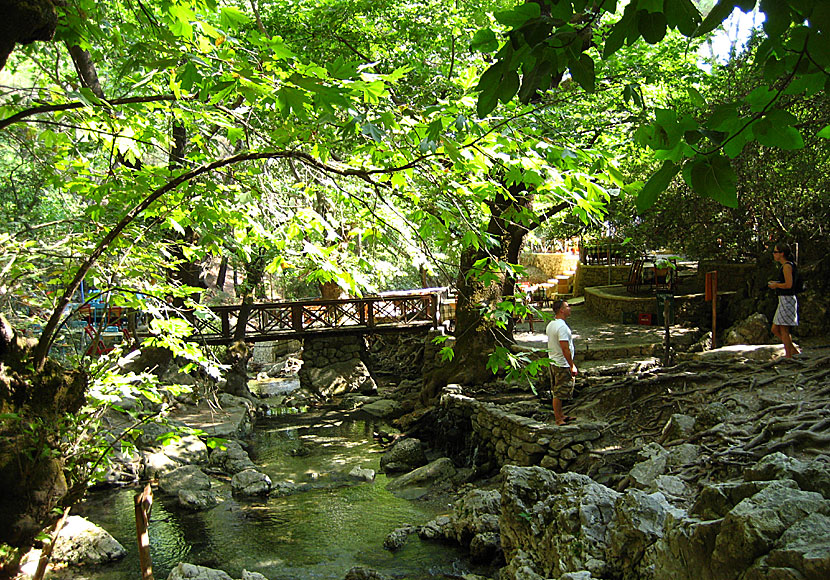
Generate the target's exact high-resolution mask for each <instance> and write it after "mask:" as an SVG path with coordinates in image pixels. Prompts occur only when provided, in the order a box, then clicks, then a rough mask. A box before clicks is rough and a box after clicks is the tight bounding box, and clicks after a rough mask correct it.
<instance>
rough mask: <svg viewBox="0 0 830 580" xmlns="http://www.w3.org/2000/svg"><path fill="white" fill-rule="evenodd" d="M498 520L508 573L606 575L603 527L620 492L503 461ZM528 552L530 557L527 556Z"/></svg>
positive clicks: (577, 476) (579, 477) (586, 480)
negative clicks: (505, 463)
mask: <svg viewBox="0 0 830 580" xmlns="http://www.w3.org/2000/svg"><path fill="white" fill-rule="evenodd" d="M501 475H502V486H501V496H502V509H501V517H500V518H499V529H500V533H501V544H502V548H503V549H504V557H505V560H506V562H507V574H508V576H507V577H520V576H521V577H523V578H532V577H534V575H536V576H537V577H538V576H540V577H542V578H559V577H560V576H561V575H562V574H565V573H567V572H574V571H581V570H588V571H590V572H591V573H592V574H593V575H595V576H597V577H600V578H605V577H608V575H607V574H606V570H607V568H608V564H607V563H606V561H605V560H604V558H605V551H606V548H607V542H606V538H605V536H606V530H607V529H608V526H609V524H610V523H611V521H612V519H613V517H614V515H615V508H614V504H615V503H616V501H617V499H618V498H619V497H620V494H619V493H617V492H615V491H614V490H612V489H609V488H607V487H605V486H603V485H600V484H598V483H596V482H595V481H593V480H592V479H591V478H589V477H587V476H585V475H580V474H576V473H561V474H557V473H553V472H552V471H548V470H547V469H543V468H541V467H516V466H513V465H506V466H504V467H503V468H502V470H501ZM529 554H532V555H533V556H532V557H530V556H528V555H529Z"/></svg>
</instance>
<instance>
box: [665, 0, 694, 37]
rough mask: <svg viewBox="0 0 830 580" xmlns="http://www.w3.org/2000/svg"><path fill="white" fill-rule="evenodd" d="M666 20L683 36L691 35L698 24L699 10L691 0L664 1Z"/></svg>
mask: <svg viewBox="0 0 830 580" xmlns="http://www.w3.org/2000/svg"><path fill="white" fill-rule="evenodd" d="M664 10H665V14H666V22H667V23H668V26H670V27H672V28H677V30H679V31H680V34H682V35H683V36H692V35H693V34H694V33H695V30H696V29H697V27H698V25H699V24H700V12H699V11H698V9H697V6H695V5H694V4H693V3H692V0H670V1H669V2H666V3H665V7H664Z"/></svg>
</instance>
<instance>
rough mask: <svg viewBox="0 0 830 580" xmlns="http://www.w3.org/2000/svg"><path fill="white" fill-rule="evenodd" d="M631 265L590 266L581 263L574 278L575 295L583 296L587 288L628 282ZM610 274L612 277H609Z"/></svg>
mask: <svg viewBox="0 0 830 580" xmlns="http://www.w3.org/2000/svg"><path fill="white" fill-rule="evenodd" d="M630 270H631V266H627V265H626V266H588V265H586V264H583V263H580V264H579V266H578V267H577V269H576V279H575V280H574V296H582V295H583V294H584V293H585V288H590V287H591V286H610V285H611V284H623V283H624V282H628V275H629V272H630ZM609 274H610V279H609Z"/></svg>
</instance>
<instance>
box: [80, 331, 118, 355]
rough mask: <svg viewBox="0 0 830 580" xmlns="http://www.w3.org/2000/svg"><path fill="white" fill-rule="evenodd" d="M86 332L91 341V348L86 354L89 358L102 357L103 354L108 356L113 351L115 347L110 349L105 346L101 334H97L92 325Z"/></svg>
mask: <svg viewBox="0 0 830 580" xmlns="http://www.w3.org/2000/svg"><path fill="white" fill-rule="evenodd" d="M84 332H86V335H87V336H88V337H89V339H90V341H91V342H90V343H89V347H88V348H87V349H86V354H87V355H88V356H92V355H93V354H94V355H96V356H101V355H102V354H106V353H108V352H111V351H112V350H113V348H114V347H111V346H109V347H108V346H107V345H106V344H104V341H103V340H101V336H100V334H98V333H97V332H95V329H94V328H92V325H91V324H87V325H86V326H85V327H84Z"/></svg>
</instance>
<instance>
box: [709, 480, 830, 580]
mask: <svg viewBox="0 0 830 580" xmlns="http://www.w3.org/2000/svg"><path fill="white" fill-rule="evenodd" d="M778 483H779V482H775V483H773V484H772V485H770V486H768V487H766V488H764V489H762V490H761V491H759V492H758V493H756V494H755V495H753V496H752V497H751V498H747V499H744V500H742V501H741V502H740V503H739V504H738V505H736V506H735V507H734V508H733V509H732V510H731V511H730V512H729V513H728V514H727V515H726V517H724V518H723V522H722V523H721V526H720V531H719V533H718V536H717V539H716V540H715V547H714V550H713V551H712V559H711V562H712V564H711V565H712V568H713V569H716V570H721V571H725V570H729V571H731V572H730V573H721V574H720V576H721V577H723V578H727V579H728V578H737V577H738V576H739V575H740V573H741V572H742V571H743V570H745V569H747V568H748V567H750V565H752V564H753V562H754V561H755V560H756V559H757V558H759V557H761V556H763V555H765V554H766V553H768V552H769V551H770V550H772V548H773V547H775V546H776V545H780V543H781V542H780V541H779V539H780V538H781V537H782V535H783V534H784V532H785V531H786V530H787V529H789V528H790V527H792V526H794V525H795V524H797V523H799V522H800V521H802V520H804V519H805V518H807V517H808V516H809V515H811V514H816V515H821V516H830V502H828V501H827V500H825V499H824V498H823V497H822V496H821V495H820V494H818V493H815V492H809V491H801V490H798V489H793V488H792V487H790V486H786V485H779V484H778ZM824 541H825V546H826V548H828V549H830V538H825V540H824Z"/></svg>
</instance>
